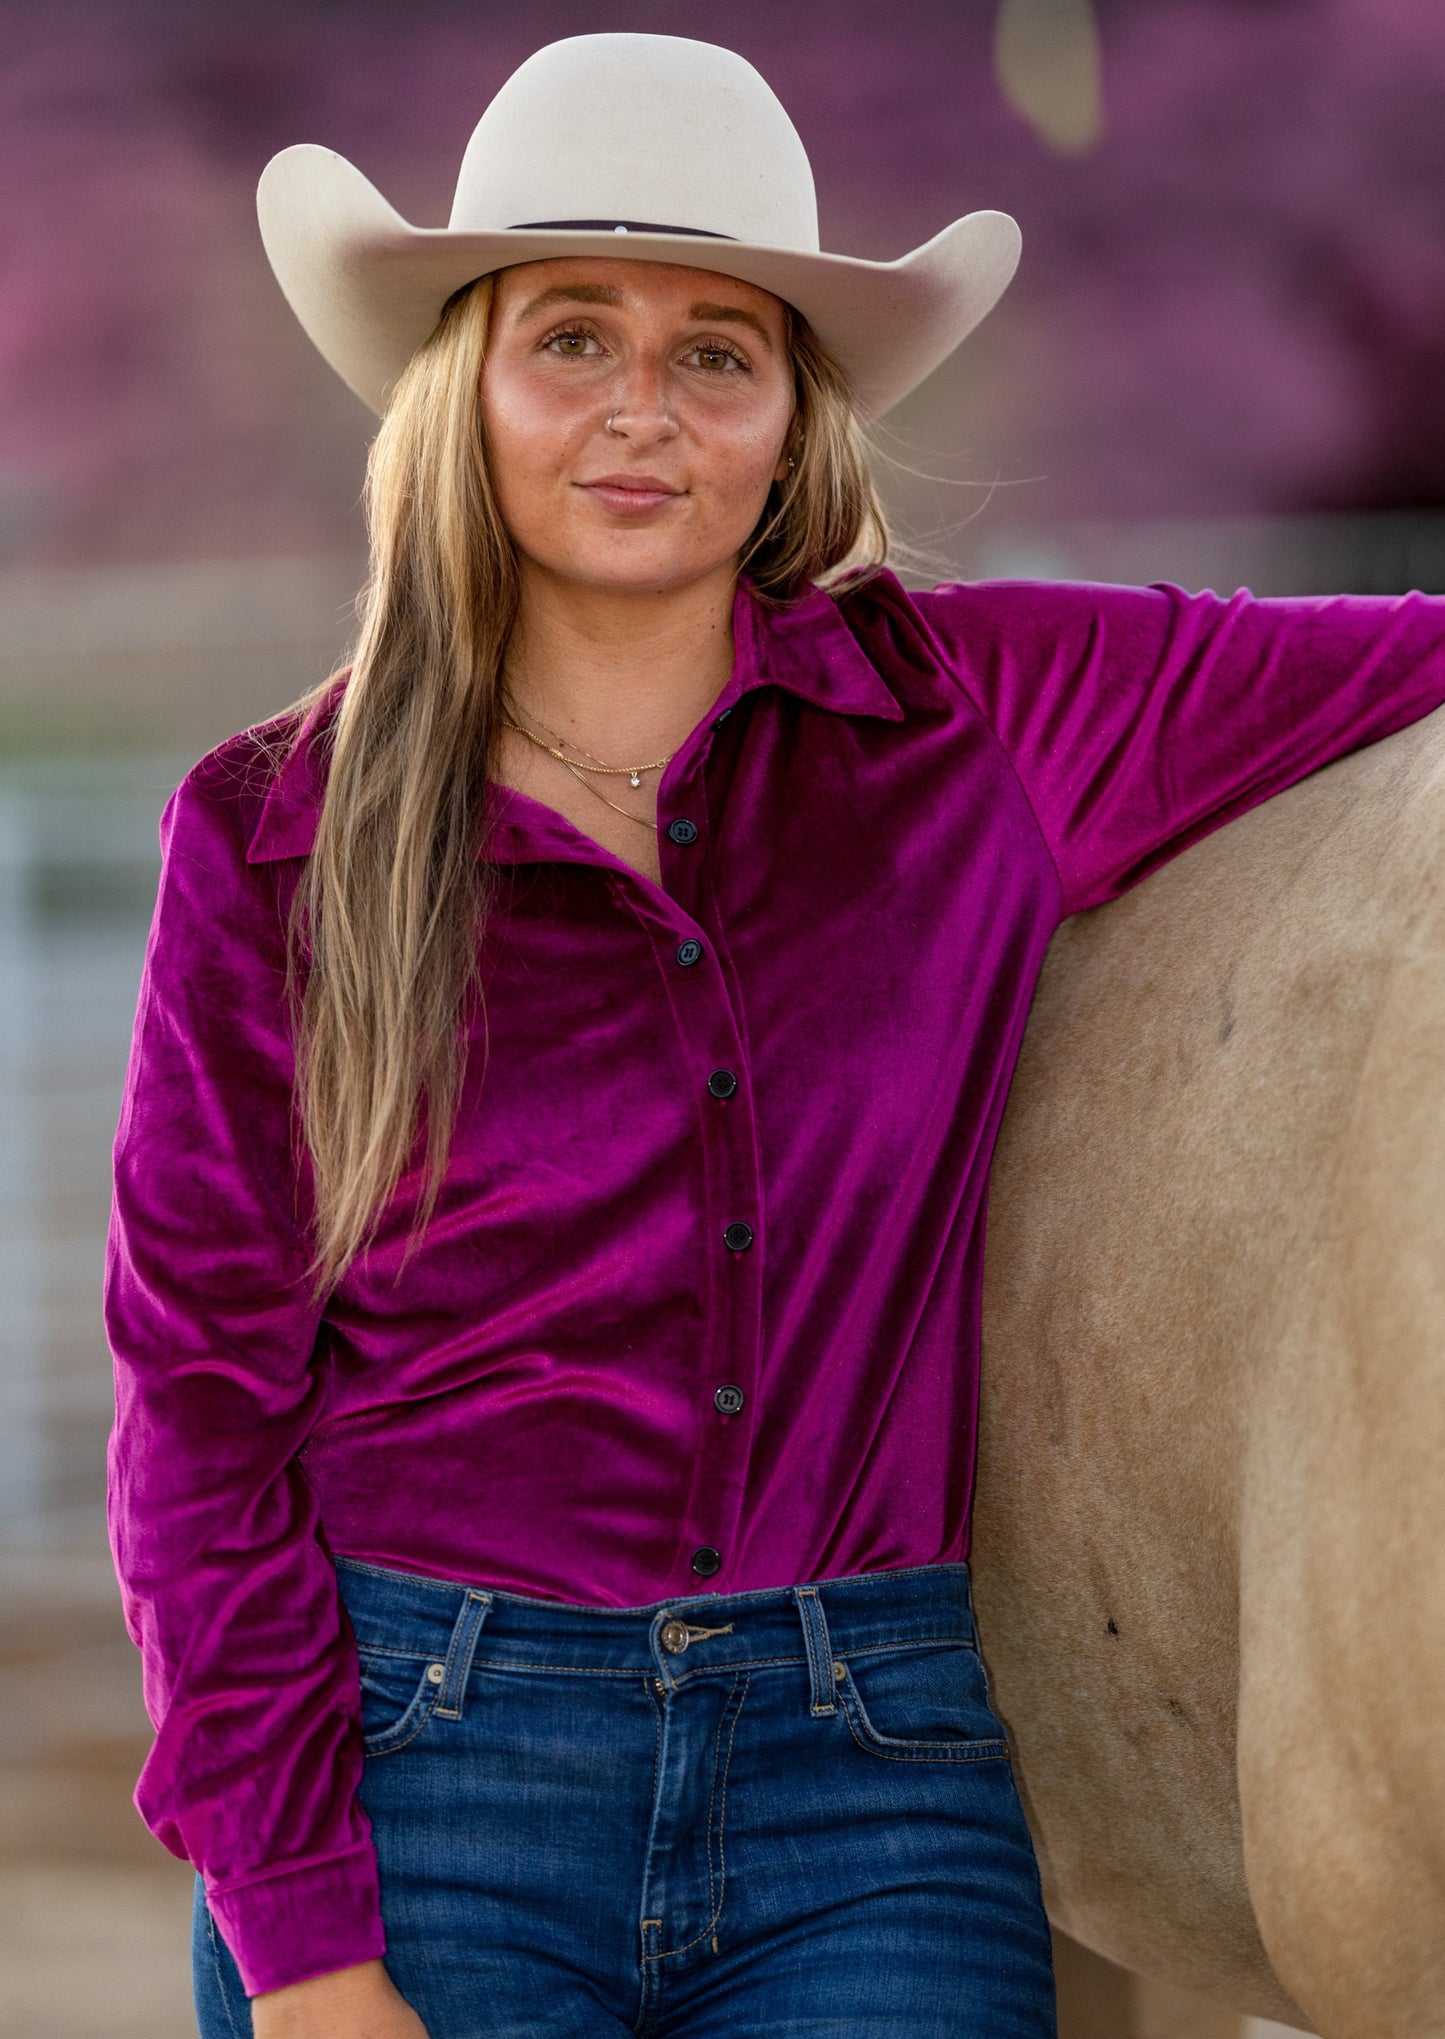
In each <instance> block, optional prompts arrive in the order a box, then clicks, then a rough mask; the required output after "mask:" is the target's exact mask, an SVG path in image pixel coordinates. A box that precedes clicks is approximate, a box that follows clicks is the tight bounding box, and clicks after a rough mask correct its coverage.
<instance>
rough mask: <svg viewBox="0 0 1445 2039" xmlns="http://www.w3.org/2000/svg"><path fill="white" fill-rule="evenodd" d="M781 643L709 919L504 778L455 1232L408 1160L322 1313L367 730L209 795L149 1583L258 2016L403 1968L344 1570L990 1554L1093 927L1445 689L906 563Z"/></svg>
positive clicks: (692, 802) (172, 1185) (212, 1868)
mask: <svg viewBox="0 0 1445 2039" xmlns="http://www.w3.org/2000/svg"><path fill="white" fill-rule="evenodd" d="M734 623H735V630H734V637H735V648H736V649H735V662H734V667H733V672H732V676H731V678H730V680H729V681H728V684H727V685H726V687H725V688H724V689H723V691H722V693H721V694H720V695H719V696H718V698H717V700H716V701H715V702H714V703H713V705H712V708H711V709H710V710H709V712H708V713H707V715H705V716H704V717H703V718H702V719H701V720H700V721H699V722H698V724H697V726H696V727H695V728H694V729H693V731H692V732H691V734H690V735H689V736H688V737H687V738H686V740H685V741H684V742H683V743H682V745H681V747H680V748H679V749H678V751H677V753H676V755H675V756H674V758H673V759H672V761H671V763H670V764H669V765H668V766H667V768H666V770H665V772H664V773H663V775H662V780H661V785H660V788H659V795H658V844H659V850H660V855H661V862H662V882H661V884H660V885H659V884H653V883H651V882H650V881H649V880H648V879H646V878H644V877H643V876H641V875H640V874H639V873H638V872H637V871H635V870H634V869H632V868H631V867H630V866H628V865H627V864H625V863H624V862H622V861H621V860H620V859H619V858H617V857H615V856H613V855H611V854H610V853H609V852H608V851H606V850H605V849H603V848H602V847H601V846H600V845H599V844H597V843H596V842H594V841H593V840H592V839H590V838H589V837H588V836H586V835H584V834H583V833H581V832H580V831H579V830H578V829H577V828H575V827H574V826H573V825H572V824H571V823H570V822H568V821H567V820H565V819H564V818H563V817H562V816H561V815H560V814H558V813H556V812H555V811H553V810H552V809H550V808H548V807H546V806H543V805H542V804H541V803H539V802H538V801H536V800H534V799H531V798H528V797H527V796H525V795H522V794H519V793H516V792H515V791H512V790H510V789H507V788H501V787H498V788H494V789H493V797H492V821H491V827H490V831H489V838H488V841H487V843H486V844H485V845H484V853H485V854H487V855H488V856H489V857H490V858H491V859H492V860H493V861H494V862H495V864H496V865H497V867H498V873H499V887H498V896H497V901H496V905H495V907H494V910H493V914H492V917H491V920H490V923H489V926H488V929H487V933H486V937H485V945H484V953H483V964H484V979H485V988H486V1040H485V1044H484V1043H483V1040H482V1038H481V1032H480V1029H479V1028H478V1029H475V1030H474V1038H473V1040H472V1042H471V1049H470V1054H469V1060H468V1065H467V1074H466V1082H465V1088H464V1095H463V1099H462V1106H461V1113H460V1119H459V1123H458V1126H457V1131H456V1137H455V1142H454V1148H453V1152H452V1158H451V1162H450V1166H449V1169H448V1173H447V1177H446V1182H445V1185H444V1188H443V1192H442V1196H441V1200H440V1203H439V1205H438V1208H437V1214H436V1218H435V1221H434V1223H433V1224H432V1226H431V1228H430V1230H429V1231H428V1232H427V1234H426V1236H425V1238H424V1240H423V1241H422V1243H421V1245H420V1246H419V1248H417V1250H415V1251H414V1252H412V1253H411V1255H410V1257H404V1248H405V1245H406V1239H407V1232H408V1226H409V1222H410V1217H411V1213H412V1209H413V1208H414V1199H415V1197H416V1194H417V1190H418V1181H417V1177H416V1176H415V1174H413V1175H409V1176H408V1177H407V1178H405V1179H404V1181H403V1183H402V1185H401V1188H400V1190H399V1191H398V1194H397V1196H396V1198H395V1199H394V1202H393V1204H392V1206H391V1207H390V1208H389V1209H388V1211H387V1213H386V1214H385V1216H384V1219H383V1222H382V1225H381V1228H380V1231H379V1234H378V1237H377V1241H376V1244H375V1246H374V1248H373V1249H372V1250H370V1251H369V1252H368V1253H367V1254H366V1255H365V1256H364V1257H363V1258H362V1259H360V1260H359V1261H358V1262H357V1263H356V1264H354V1265H353V1267H352V1268H351V1269H350V1271H349V1272H348V1273H347V1274H346V1275H345V1277H344V1278H343V1280H342V1281H341V1282H340V1283H339V1285H338V1286H337V1287H336V1289H335V1291H334V1292H333V1293H332V1294H331V1295H330V1297H329V1298H327V1299H326V1300H324V1302H320V1303H318V1302H316V1301H314V1300H312V1298H311V1296H310V1294H309V1290H308V1284H307V1280H306V1275H305V1269H306V1264H307V1259H308V1254H309V1250H310V1240H309V1234H308V1194H309V1181H308V1176H307V1171H306V1168H305V1165H304V1158H302V1159H298V1157H297V1152H296V1138H295V1127H294V1121H293V1110H292V1079H293V1056H292V1046H291V1038H290V1030H289V1025H288V1016H287V1008H286V1004H285V995H284V992H285V985H284V975H285V947H284V940H285V937H284V928H285V918H286V912H287V908H288V905H289V902H290V899H291V896H292V892H293V890H294V887H295V884H296V880H297V877H298V874H299V873H300V871H301V869H302V860H303V859H304V858H305V856H306V854H307V852H308V849H309V847H310V844H311V841H312V838H313V834H314V830H315V825H316V817H317V813H318V807H319V802H320V798H321V794H322V790H323V785H324V773H325V744H324V729H325V721H326V714H325V712H324V711H323V712H322V713H321V714H319V715H318V716H317V717H315V718H313V723H312V726H311V727H310V728H309V729H308V730H307V731H306V732H305V734H304V737H303V739H302V740H301V741H300V742H298V743H297V744H296V745H295V746H294V747H293V749H292V750H291V753H290V755H289V757H288V758H287V760H286V762H285V763H284V764H283V765H282V766H281V767H280V768H279V769H277V767H276V765H275V763H274V758H275V756H276V755H277V754H278V753H279V751H280V750H281V749H282V748H283V745H282V738H283V736H284V735H285V733H286V732H285V729H284V728H283V727H282V726H279V725H278V726H273V727H270V728H265V729H262V730H260V731H252V732H248V733H246V734H243V735H241V736H238V737H236V738H234V739H232V740H231V741H230V742H228V743H225V744H223V745H222V746H221V747H220V748H219V749H218V750H217V751H215V752H213V753H212V754H211V755H210V756H209V757H207V758H206V759H204V760H203V761H202V762H201V763H200V764H199V765H198V766H197V767H196V768H195V769H194V771H192V772H191V773H190V774H189V776H188V777H187V778H186V780H185V781H184V783H183V784H182V785H181V786H180V787H179V788H178V790H177V791H176V793H175V794H174V796H173V797H172V799H171V801H170V803H169V805H168V806H167V808H166V812H165V815H164V818H163V821H162V846H163V852H164V863H163V871H162V877H161V885H160V893H159V899H158V903H157V907H156V913H155V919H154V923H153V927H152V932H151V936H150V941H149V946H148V949H147V954H146V960H145V969H144V977H143V982H142V988H141V994H140V1002H139V1010H138V1014H137V1019H136V1030H135V1038H134V1046H133V1051H132V1056H131V1062H130V1068H129V1075H128V1080H127V1085H126V1090H125V1097H124V1104H123V1109H122V1114H121V1120H120V1126H119V1130H118V1134H117V1139H116V1148H115V1201H114V1218H113V1225H112V1233H111V1242H110V1257H109V1268H108V1278H107V1293H106V1315H107V1325H108V1330H109V1336H110V1340H111V1345H112V1349H113V1353H114V1358H115V1370H116V1398H117V1416H116V1425H115V1431H114V1436H113V1443H112V1525H113V1547H114V1552H115V1558H116V1564H117V1568H118V1571H119V1574H120V1577H121V1581H122V1585H123V1590H124V1596H125V1604H126V1610H127V1618H128V1621H129V1625H130V1629H131V1633H132V1635H133V1636H134V1637H135V1639H136V1641H137V1642H138V1644H139V1645H140V1647H141V1648H142V1650H143V1652H144V1657H145V1691H146V1700H147V1704H148V1707H149V1710H150V1713H151V1717H152V1719H153V1721H154V1723H155V1727H156V1743H155V1748H154V1751H153V1753H152V1754H151V1756H150V1758H149V1760H148V1762H147V1764H146V1766H145V1770H144V1772H143V1775H142V1778H141V1781H140V1785H139V1788H138V1792H137V1800H138V1803H139V1805H140V1808H141V1811H142V1813H143V1815H144V1817H145V1819H146V1820H147V1822H148V1823H149V1825H150V1826H151V1828H152V1829H153V1831H154V1832H155V1833H156V1834H157V1835H158V1836H159V1837H160V1839H161V1840H162V1841H164V1842H165V1844H166V1845H167V1846H168V1847H169V1848H171V1849H172V1850H174V1851H175V1852H176V1853H178V1854H183V1855H185V1856H187V1857H188V1858H189V1859H190V1860H191V1861H192V1862H194V1863H195V1864H197V1866H198V1867H199V1868H200V1869H201V1871H202V1872H203V1874H204V1876H205V1880H206V1887H207V1892H208V1898H209V1903H210V1907H211V1911H212V1914H213V1915H214V1917H215V1919H216V1920H217V1922H218V1924H219V1927H220V1930H221V1932H222V1933H223V1935H224V1937H225V1939H226V1941H227V1943H228V1945H229V1946H230V1948H231V1949H232V1951H233V1952H234V1953H235V1955H236V1957H237V1960H238V1962H239V1965H240V1970H241V1973H242V1975H243V1976H244V1978H245V1982H246V1987H247V1988H248V1990H250V1991H251V1992H253V1993H254V1992H256V1991H259V1990H263V1989H270V1988H275V1987H278V1986H280V1985H282V1984H284V1983H288V1982H292V1981H295V1980H298V1979H300V1978H301V1977H303V1976H306V1975H311V1974H317V1973H321V1972H325V1971H327V1970H330V1969H333V1968H338V1967H341V1966H344V1965H346V1964H348V1963H350V1962H354V1961H360V1960H364V1959H367V1958H370V1957H372V1956H375V1955H378V1954H380V1953H381V1952H382V1951H383V1935H382V1930H381V1924H380V1912H379V1908H378V1894H377V1877H376V1865H375V1856H374V1852H373V1850H372V1846H371V1842H370V1838H369V1830H368V1826H367V1821H366V1818H365V1814H364V1811H363V1809H362V1807H361V1805H360V1802H359V1799H358V1795H357V1785H358V1779H359V1776H360V1772H361V1762H362V1753H361V1738H360V1729H359V1717H360V1706H359V1694H358V1677H357V1662H356V1656H355V1647H354V1642H353V1638H352V1636H351V1633H350V1629H349V1626H348V1623H347V1620H346V1617H345V1615H344V1612H343V1610H342V1606H341V1602H340V1599H339V1597H338V1592H337V1582H336V1574H335V1571H334V1569H333V1566H332V1563H331V1558H332V1556H333V1555H345V1556H347V1557H350V1558H353V1559H357V1560H360V1561H362V1562H368V1563H373V1564H379V1565H383V1566H389V1567H394V1568H397V1569H400V1570H402V1571H406V1572H410V1573H419V1574H423V1575H426V1576H432V1577H438V1578H444V1579H454V1580H466V1581H474V1582H476V1583H478V1584H479V1585H482V1586H487V1587H492V1588H496V1589H500V1590H510V1591H513V1592H517V1593H521V1594H527V1595H533V1596H541V1597H544V1598H546V1597H551V1598H555V1599H558V1600H563V1601H570V1602H575V1603H579V1604H582V1605H589V1606H606V1607H636V1606H641V1605H650V1604H652V1603H654V1602H656V1601H658V1600H659V1599H663V1598H666V1597H667V1596H668V1595H670V1594H676V1595H686V1594H695V1593H697V1592H699V1591H706V1590H710V1589H711V1590H716V1591H717V1592H720V1593H735V1592H739V1591H744V1590H750V1589H757V1588H772V1587H777V1586H786V1585H792V1584H797V1583H803V1582H807V1581H812V1580H818V1579H824V1578H839V1577H845V1576H851V1575H854V1574H859V1573H865V1572H873V1571H878V1570H884V1569H888V1568H894V1567H912V1566H920V1565H931V1564H937V1563H953V1562H958V1561H961V1560H962V1559H963V1558H964V1557H965V1555H966V1552H967V1545H968V1517H969V1500H970V1489H971V1484H972V1477H973V1452H974V1421H975V1407H976V1399H977V1386H978V1360H979V1295H980V1275H981V1265H982V1253H983V1236H984V1198H985V1186H986V1182H987V1172H988V1164H989V1158H990V1154H991V1151H992V1148H993V1143H994V1139H995V1134H996V1131H997V1127H998V1122H999V1117H1000V1114H1001V1112H1002V1109H1003V1104H1004V1098H1005V1093H1006V1090H1007V1086H1008V1082H1009V1078H1010V1074H1011V1072H1012V1069H1013V1066H1014V1061H1015V1056H1016V1054H1017V1050H1018V1046H1019V1041H1020V1037H1021V1034H1022V1031H1023V1026H1024V1020H1025V1017H1026V1014H1027V1011H1028V1005H1029V999H1030V996H1031V993H1032V990H1033V986H1034V982H1035V979H1036V976H1037V973H1038V970H1039V966H1040V964H1041V962H1042V959H1043V955H1044V952H1045V949H1046V948H1047V945H1048V942H1049V939H1050V936H1051V935H1052V934H1053V932H1054V930H1055V928H1056V927H1057V926H1058V923H1059V921H1060V919H1061V917H1062V916H1064V915H1066V914H1069V913H1073V912H1076V911H1078V910H1079V909H1080V908H1083V907H1088V906H1092V905H1094V904H1096V903H1097V902H1099V901H1101V900H1104V899H1107V898H1109V897H1110V896H1111V895H1112V894H1114V893H1116V892H1118V891H1120V890H1121V889H1122V888H1124V887H1125V886H1127V885H1128V884H1130V883H1132V882H1133V881H1134V880H1136V879H1138V878H1139V877H1141V876H1142V875H1143V874H1144V873H1145V872H1147V871H1148V870H1150V869H1151V868H1153V867H1154V866H1155V865H1157V864H1159V863H1161V862H1162V861H1163V860H1164V859H1165V858H1167V857H1169V856H1170V855H1172V854H1174V853H1175V852H1176V851H1178V850H1180V849H1182V848H1183V847H1184V846H1185V845H1186V844H1187V843H1189V842H1191V841H1192V840H1194V839H1195V838H1196V837H1198V836H1201V835H1203V834H1204V833H1205V832H1206V831H1208V830H1210V829H1212V828H1214V827H1216V826H1218V825H1219V824H1220V823H1222V822H1224V821H1226V820H1227V819H1229V817H1230V816H1232V815H1234V814H1237V813H1239V812H1240V811H1242V810H1243V809H1245V808H1247V807H1249V806H1250V805H1252V804H1253V803H1255V802H1257V801H1260V800H1263V799H1265V798H1267V797H1268V796H1269V795H1270V794H1272V793H1274V792H1276V791H1277V790H1279V789H1280V788H1282V787H1283V786H1285V785H1287V784H1289V783H1290V782H1291V781H1293V780H1295V779H1298V778H1300V777H1301V776H1303V775H1304V774H1305V773H1307V772H1309V771H1311V770H1313V769H1314V768H1316V767H1317V766H1319V765H1322V764H1324V763H1325V762H1327V761H1328V760H1329V759H1331V758H1334V757H1336V756H1338V755H1339V754H1341V753H1342V752H1344V751H1347V750H1349V749H1351V748H1353V747H1355V746H1357V745H1359V744H1362V743H1365V742H1368V741H1371V740H1373V739H1375V738H1378V737H1381V736H1383V735H1385V734H1386V733H1387V732H1389V731H1391V730H1394V729H1397V728H1400V727H1402V726H1403V725H1404V724H1406V723H1408V722H1410V721H1412V720H1413V719H1415V718H1416V717H1418V716H1419V715H1421V714H1423V713H1425V712H1426V711H1427V710H1429V709H1431V708H1433V707H1435V706H1436V705H1437V704H1438V703H1439V702H1440V701H1441V700H1442V698H1445V599H1437V598H1432V597H1427V596H1424V595H1419V594H1412V595H1407V596H1404V597H1401V598H1399V599H1393V598H1386V597H1375V598H1362V597H1336V598H1330V599H1300V600H1290V601H1258V600H1255V599H1253V598H1252V597H1250V596H1249V595H1248V594H1244V593H1240V594H1237V595H1235V596H1234V597H1233V598H1231V599H1228V600H1225V599H1222V598H1220V597H1217V596H1215V595H1212V594H1202V595H1194V596H1191V595H1187V594H1185V593H1184V592H1182V591H1181V590H1180V589H1178V588H1174V587H1171V586H1167V585H1159V586H1155V587H1151V588H1119V587H1106V586H1093V585H1087V584H1069V583H1059V584H1039V583H1030V582H994V583H975V584H971V585H960V586H950V587H943V588H939V589H936V590H934V591H932V592H931V593H926V594H919V595H909V594H907V593H905V592H904V590H903V589H902V588H901V587H900V585H899V583H898V582H897V581H896V579H894V577H893V576H892V575H890V574H883V575H880V576H879V577H877V578H876V579H874V580H873V581H872V582H871V583H870V584H868V585H867V586H866V587H865V588H864V589H862V590H861V591H858V592H855V593H853V594H852V595H850V596H847V597H845V598H843V599H841V600H836V601H835V600H834V599H833V598H831V597H829V596H827V595H825V594H822V593H817V592H815V593H812V594H810V595H808V596H807V597H806V598H804V599H803V600H801V601H799V602H798V603H796V604H794V605H793V606H792V607H791V608H789V609H786V610H783V611H771V610H768V609H765V608H764V607H763V605H762V604H760V603H759V602H758V601H757V600H756V598H755V597H754V596H753V595H752V594H751V592H750V591H749V590H748V588H747V587H746V585H744V586H743V587H742V588H741V589H740V591H739V595H738V599H737V604H736V608H735V617H734ZM680 824H686V825H680ZM721 1072H728V1075H727V1076H724V1075H723V1074H721ZM729 1077H730V1078H731V1079H733V1080H734V1081H732V1082H730V1081H729ZM710 1079H711V1081H710ZM720 1389H728V1390H732V1391H734V1392H733V1393H731V1394H724V1395H719V1394H718V1391H719V1390H720ZM739 1397H740V1400H739ZM1121 1477H1127V1468H1123V1469H1121ZM714 1559H715V1560H716V1562H715V1563H714Z"/></svg>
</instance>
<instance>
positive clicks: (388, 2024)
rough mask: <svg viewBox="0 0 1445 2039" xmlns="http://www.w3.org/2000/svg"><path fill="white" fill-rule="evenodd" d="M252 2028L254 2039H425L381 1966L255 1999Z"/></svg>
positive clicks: (315, 1979)
mask: <svg viewBox="0 0 1445 2039" xmlns="http://www.w3.org/2000/svg"><path fill="white" fill-rule="evenodd" d="M251 2028H252V2030H253V2032H254V2033H255V2035H256V2039H427V2030H426V2026H425V2025H424V2024H423V2023H422V2021H421V2019H420V2018H419V2017H418V2016H417V2014H416V2012H415V2011H414V2010H413V2009H412V2007H411V2005H410V2004H409V2003H408V2002H407V2000H406V1998H405V1997H404V1996H403V1995H402V1994H401V1992H400V1990H398V1988H397V1987H396V1984H395V1983H394V1982H393V1981H392V1979H391V1977H390V1976H389V1975H388V1974H387V1972H386V1968H385V1965H384V1964H383V1963H382V1962H380V1961H363V1962H362V1963H361V1965H360V1966H359V1967H357V1968H341V1969H338V1970H337V1971H336V1973H335V1974H334V1975H317V1976H313V1977H312V1979H311V1980H310V1981H309V1982H295V1983H292V1984H291V1986H290V1987H289V1988H288V1989H272V1990H267V1991H266V1993H265V1995H264V1996H259V1997H253V1998H252V1999H251Z"/></svg>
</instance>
